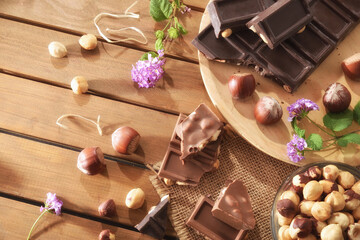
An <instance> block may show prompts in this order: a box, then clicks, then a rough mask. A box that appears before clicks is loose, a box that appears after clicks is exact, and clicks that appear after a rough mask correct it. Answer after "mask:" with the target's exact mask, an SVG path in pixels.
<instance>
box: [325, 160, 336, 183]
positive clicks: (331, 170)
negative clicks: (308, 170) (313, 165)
mask: <svg viewBox="0 0 360 240" xmlns="http://www.w3.org/2000/svg"><path fill="white" fill-rule="evenodd" d="M338 175H339V169H338V168H337V166H335V165H332V164H331V165H326V166H325V167H324V168H323V177H324V178H325V179H329V180H332V181H334V182H335V180H336V178H337V177H338Z"/></svg>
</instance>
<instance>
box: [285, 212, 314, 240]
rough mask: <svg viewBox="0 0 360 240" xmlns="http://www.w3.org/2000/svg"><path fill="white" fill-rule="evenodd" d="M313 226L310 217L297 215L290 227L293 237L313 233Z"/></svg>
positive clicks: (302, 236) (303, 236)
mask: <svg viewBox="0 0 360 240" xmlns="http://www.w3.org/2000/svg"><path fill="white" fill-rule="evenodd" d="M312 226H313V224H312V221H311V220H310V219H309V218H303V217H295V218H294V219H293V220H292V222H291V224H290V229H289V233H290V236H291V238H292V239H296V238H305V237H306V236H308V235H309V234H310V233H311V231H312Z"/></svg>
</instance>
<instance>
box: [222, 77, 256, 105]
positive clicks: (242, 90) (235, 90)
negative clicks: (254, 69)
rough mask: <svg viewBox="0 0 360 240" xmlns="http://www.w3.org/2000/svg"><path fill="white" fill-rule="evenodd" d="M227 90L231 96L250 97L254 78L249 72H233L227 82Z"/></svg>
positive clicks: (253, 88) (236, 97) (254, 84)
mask: <svg viewBox="0 0 360 240" xmlns="http://www.w3.org/2000/svg"><path fill="white" fill-rule="evenodd" d="M228 86H229V91H230V94H231V96H232V97H233V98H235V99H238V98H246V97H250V96H251V95H252V94H253V93H254V91H255V86H256V83H255V78H254V76H253V75H252V74H251V73H238V74H233V75H231V76H230V78H229V82H228Z"/></svg>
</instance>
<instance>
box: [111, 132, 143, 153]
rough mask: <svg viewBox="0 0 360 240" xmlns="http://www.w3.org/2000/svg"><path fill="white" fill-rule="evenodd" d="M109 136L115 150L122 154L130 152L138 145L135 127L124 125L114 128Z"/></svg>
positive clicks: (138, 135)
mask: <svg viewBox="0 0 360 240" xmlns="http://www.w3.org/2000/svg"><path fill="white" fill-rule="evenodd" d="M111 138H112V146H113V148H114V149H115V151H117V152H119V153H122V154H131V153H133V152H135V151H136V149H137V148H138V146H139V141H140V134H139V133H138V132H137V131H136V130H135V129H133V128H131V127H127V126H125V127H121V128H118V129H116V130H115V131H114V133H113V134H112V136H111Z"/></svg>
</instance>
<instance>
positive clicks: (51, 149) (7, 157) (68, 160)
mask: <svg viewBox="0 0 360 240" xmlns="http://www.w3.org/2000/svg"><path fill="white" fill-rule="evenodd" d="M0 144H1V146H2V151H1V154H0V189H1V192H3V193H7V194H10V195H15V196H19V197H24V198H29V199H32V200H35V201H39V202H43V201H44V199H45V198H46V193H47V192H53V193H54V192H55V193H56V194H57V195H58V196H59V198H61V200H62V201H63V202H64V207H65V208H66V209H70V210H73V211H76V212H80V213H84V214H88V215H92V216H96V217H100V216H99V214H98V211H97V209H98V206H99V205H100V203H102V202H103V201H106V200H108V199H110V198H111V199H114V201H115V203H116V212H117V216H115V217H112V218H111V220H113V221H115V222H119V223H122V224H126V225H129V226H135V225H136V224H137V223H139V222H140V221H141V220H142V219H143V218H144V216H145V215H146V214H147V212H148V211H149V209H150V207H151V206H154V205H156V204H157V203H158V202H159V200H160V199H159V196H158V194H157V193H156V191H155V189H154V188H153V186H152V185H151V183H150V180H149V174H151V172H150V171H148V170H144V169H141V168H137V167H133V166H129V165H124V164H120V163H117V162H114V161H108V160H106V170H104V171H102V172H101V174H97V175H93V176H91V175H86V174H84V173H82V172H81V171H80V170H78V169H77V167H76V163H77V156H78V152H76V151H72V150H68V149H64V148H59V147H55V146H51V145H48V144H44V143H39V142H36V141H31V140H28V139H24V138H21V137H16V136H12V135H8V134H4V133H0ZM138 187H139V188H141V189H143V191H144V192H145V193H146V198H145V203H144V205H143V207H142V208H140V209H136V210H132V209H128V208H127V207H126V206H125V198H126V195H127V193H128V192H129V191H130V190H131V189H133V188H138ZM1 213H2V214H0V215H3V212H1ZM106 219H109V218H106ZM0 222H1V221H0ZM0 239H1V238H0Z"/></svg>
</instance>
